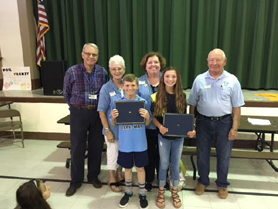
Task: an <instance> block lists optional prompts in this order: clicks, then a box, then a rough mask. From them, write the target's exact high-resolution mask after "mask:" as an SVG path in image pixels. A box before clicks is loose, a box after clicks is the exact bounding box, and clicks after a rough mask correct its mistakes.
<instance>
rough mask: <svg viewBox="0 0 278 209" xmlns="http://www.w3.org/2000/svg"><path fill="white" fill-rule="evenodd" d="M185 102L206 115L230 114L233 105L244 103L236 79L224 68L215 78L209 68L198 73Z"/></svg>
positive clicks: (237, 105)
mask: <svg viewBox="0 0 278 209" xmlns="http://www.w3.org/2000/svg"><path fill="white" fill-rule="evenodd" d="M187 102H188V104H190V105H192V106H196V107H197V110H198V112H199V113H200V114H202V115H205V116H208V117H210V116H213V117H220V116H223V115H227V114H232V111H233V107H241V106H243V105H244V104H245V103H244V97H243V94H242V90H241V86H240V83H239V81H238V79H237V78H236V77H235V76H234V75H233V74H231V73H228V72H227V71H225V70H224V71H223V73H222V75H221V76H220V77H219V78H217V79H215V78H213V77H212V76H211V75H210V74H209V70H208V71H207V72H205V73H202V74H200V75H198V76H197V77H196V79H195V81H194V83H193V86H192V89H191V92H190V96H189V99H188V101H187Z"/></svg>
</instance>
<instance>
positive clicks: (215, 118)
mask: <svg viewBox="0 0 278 209" xmlns="http://www.w3.org/2000/svg"><path fill="white" fill-rule="evenodd" d="M198 114H199V115H201V116H204V118H208V119H210V120H221V119H224V118H227V117H229V116H232V114H227V115H223V116H219V117H212V116H211V117H208V116H205V115H202V114H200V113H198Z"/></svg>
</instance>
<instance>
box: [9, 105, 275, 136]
mask: <svg viewBox="0 0 278 209" xmlns="http://www.w3.org/2000/svg"><path fill="white" fill-rule="evenodd" d="M12 108H15V109H17V110H19V111H20V112H21V115H22V119H23V124H24V131H26V132H49V133H69V131H70V130H69V126H68V125H63V124H57V121H58V120H59V119H61V118H62V117H64V116H66V115H68V114H69V113H70V112H69V109H68V105H67V104H53V103H13V104H12ZM241 113H242V115H254V116H256V115H257V116H258V115H261V116H278V107H277V108H253V107H242V109H241ZM266 137H267V139H270V135H269V134H266ZM239 138H240V139H256V135H255V134H253V133H240V134H239ZM275 141H278V136H275Z"/></svg>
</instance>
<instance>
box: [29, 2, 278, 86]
mask: <svg viewBox="0 0 278 209" xmlns="http://www.w3.org/2000/svg"><path fill="white" fill-rule="evenodd" d="M34 1H35V2H36V0H34ZM44 4H45V8H46V12H47V15H48V21H49V24H50V30H49V32H48V33H47V34H46V49H47V60H67V61H68V65H69V66H71V65H74V64H76V63H80V62H81V61H82V60H81V49H82V46H83V44H84V43H86V42H93V43H95V44H97V45H98V46H99V50H100V58H99V61H98V63H99V64H100V65H102V66H104V67H105V68H106V69H108V60H109V58H110V57H111V56H113V55H115V54H119V55H121V56H123V57H124V59H125V61H126V67H127V72H128V73H134V74H136V75H137V76H141V75H142V74H143V73H144V71H143V70H142V69H141V67H140V61H141V59H142V57H143V56H144V55H145V54H146V53H147V52H149V51H159V52H161V53H162V54H163V55H164V56H165V58H166V59H167V66H175V67H178V69H179V70H180V71H181V74H182V81H183V86H184V88H190V87H191V86H192V83H193V81H194V79H195V77H196V76H197V75H198V74H200V73H202V72H205V71H206V70H207V69H208V67H207V55H208V53H209V51H210V50H212V49H213V48H221V49H223V50H224V51H225V53H226V56H227V58H228V62H227V66H226V67H225V69H226V70H227V71H229V72H231V73H233V74H235V75H236V76H237V77H238V79H239V81H240V82H241V85H242V88H248V89H278V81H277V80H278V70H277V69H275V68H276V67H277V66H278V1H277V0H44ZM34 14H35V12H34ZM35 16H36V14H35Z"/></svg>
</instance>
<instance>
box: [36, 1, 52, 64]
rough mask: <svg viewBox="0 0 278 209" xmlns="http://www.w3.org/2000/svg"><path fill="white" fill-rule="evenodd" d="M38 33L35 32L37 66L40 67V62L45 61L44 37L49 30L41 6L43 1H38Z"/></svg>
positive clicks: (43, 9) (45, 15)
mask: <svg viewBox="0 0 278 209" xmlns="http://www.w3.org/2000/svg"><path fill="white" fill-rule="evenodd" d="M38 14H39V15H38V18H39V19H38V32H37V65H39V66H41V61H42V60H46V49H45V38H44V35H45V34H46V33H47V31H48V30H49V24H48V20H47V14H46V11H45V8H44V5H43V0H39V1H38Z"/></svg>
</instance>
